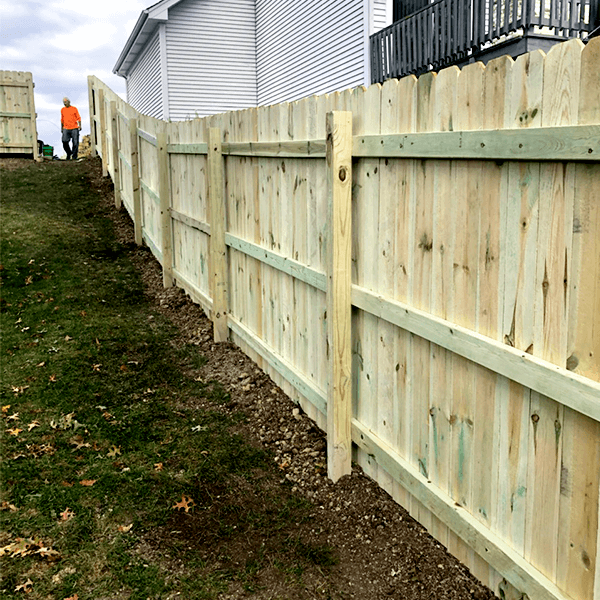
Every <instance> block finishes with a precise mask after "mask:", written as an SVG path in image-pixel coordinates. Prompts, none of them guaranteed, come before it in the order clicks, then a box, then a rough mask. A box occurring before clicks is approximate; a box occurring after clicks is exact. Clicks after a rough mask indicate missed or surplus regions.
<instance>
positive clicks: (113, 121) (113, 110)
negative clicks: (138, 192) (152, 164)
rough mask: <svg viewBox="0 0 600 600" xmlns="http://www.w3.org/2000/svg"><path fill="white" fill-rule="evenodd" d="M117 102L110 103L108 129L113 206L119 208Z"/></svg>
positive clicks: (119, 180) (119, 179) (119, 177)
mask: <svg viewBox="0 0 600 600" xmlns="http://www.w3.org/2000/svg"><path fill="white" fill-rule="evenodd" d="M118 118H119V113H118V112H117V102H116V101H115V100H112V101H111V103H110V129H111V138H112V164H113V184H114V187H115V206H116V207H117V208H121V173H120V172H119V124H118V123H117V120H118Z"/></svg>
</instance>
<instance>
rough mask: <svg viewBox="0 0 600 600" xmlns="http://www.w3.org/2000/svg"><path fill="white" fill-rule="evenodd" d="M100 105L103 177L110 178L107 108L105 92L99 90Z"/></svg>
mask: <svg viewBox="0 0 600 600" xmlns="http://www.w3.org/2000/svg"><path fill="white" fill-rule="evenodd" d="M98 105H99V109H100V146H101V148H102V177H107V176H108V156H107V153H106V145H107V144H106V106H105V103H104V90H103V89H102V88H100V89H99V90H98Z"/></svg>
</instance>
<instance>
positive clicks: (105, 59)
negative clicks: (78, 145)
mask: <svg viewBox="0 0 600 600" xmlns="http://www.w3.org/2000/svg"><path fill="white" fill-rule="evenodd" d="M154 3H155V0H143V1H141V0H78V1H77V0H76V1H73V0H69V1H67V0H0V44H1V45H0V69H1V70H4V71H31V73H32V74H33V81H34V83H35V109H36V112H37V114H38V119H37V127H38V138H39V139H41V140H43V141H44V143H45V144H47V145H50V146H54V149H55V150H54V152H55V154H58V155H59V156H60V155H61V154H63V150H62V144H61V141H60V109H61V108H62V99H63V97H64V96H68V97H69V98H70V99H71V103H72V104H73V105H75V106H76V107H77V108H78V110H79V113H80V114H81V117H82V121H83V122H82V133H83V134H88V133H89V132H90V122H89V115H88V113H89V110H88V95H87V76H88V75H96V77H99V78H100V79H101V80H102V81H104V82H105V83H106V84H107V85H109V86H110V87H111V89H113V90H114V91H115V92H117V93H118V94H120V95H121V96H122V97H123V98H125V80H124V79H123V78H122V77H117V76H116V75H113V73H112V69H113V67H114V65H115V63H116V62H117V58H118V57H119V54H120V53H121V50H122V49H123V47H124V46H125V42H126V41H127V38H128V37H129V34H130V33H131V31H132V30H133V27H134V25H135V23H136V21H137V19H138V17H139V15H140V13H141V11H142V10H143V9H144V8H147V7H148V6H150V5H152V4H154Z"/></svg>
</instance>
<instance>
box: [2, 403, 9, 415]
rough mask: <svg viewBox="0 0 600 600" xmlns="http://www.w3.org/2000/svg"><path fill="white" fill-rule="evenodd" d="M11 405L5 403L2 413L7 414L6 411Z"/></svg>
mask: <svg viewBox="0 0 600 600" xmlns="http://www.w3.org/2000/svg"><path fill="white" fill-rule="evenodd" d="M10 406H11V405H10V404H5V405H4V406H3V407H2V414H3V415H5V414H6V413H7V412H8V411H9V409H10Z"/></svg>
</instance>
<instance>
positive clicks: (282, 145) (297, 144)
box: [223, 138, 326, 158]
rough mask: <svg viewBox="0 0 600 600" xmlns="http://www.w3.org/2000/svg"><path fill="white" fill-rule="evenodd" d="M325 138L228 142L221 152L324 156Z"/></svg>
mask: <svg viewBox="0 0 600 600" xmlns="http://www.w3.org/2000/svg"><path fill="white" fill-rule="evenodd" d="M325 151H326V141H325V139H324V138H323V139H310V140H306V139H305V140H290V139H281V140H277V141H260V142H229V143H227V144H223V154H228V155H231V156H256V157H259V156H260V157H265V158H266V157H270V158H325Z"/></svg>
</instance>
